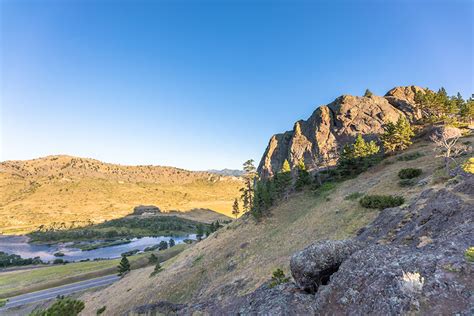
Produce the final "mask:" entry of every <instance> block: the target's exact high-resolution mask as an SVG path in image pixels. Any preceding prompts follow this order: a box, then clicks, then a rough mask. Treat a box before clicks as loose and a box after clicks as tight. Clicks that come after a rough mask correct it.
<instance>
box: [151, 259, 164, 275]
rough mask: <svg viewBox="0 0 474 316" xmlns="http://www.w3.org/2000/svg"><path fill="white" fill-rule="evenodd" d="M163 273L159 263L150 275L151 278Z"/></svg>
mask: <svg viewBox="0 0 474 316" xmlns="http://www.w3.org/2000/svg"><path fill="white" fill-rule="evenodd" d="M161 271H163V268H162V267H161V264H160V263H159V262H157V263H156V265H155V269H154V270H153V272H152V273H151V274H150V276H151V277H152V276H155V275H157V274H158V273H160V272H161Z"/></svg>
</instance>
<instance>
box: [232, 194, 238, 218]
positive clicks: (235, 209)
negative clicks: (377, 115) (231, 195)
mask: <svg viewBox="0 0 474 316" xmlns="http://www.w3.org/2000/svg"><path fill="white" fill-rule="evenodd" d="M239 214H240V207H239V201H238V200H237V199H235V200H234V205H232V215H234V216H235V218H236V219H237V216H239Z"/></svg>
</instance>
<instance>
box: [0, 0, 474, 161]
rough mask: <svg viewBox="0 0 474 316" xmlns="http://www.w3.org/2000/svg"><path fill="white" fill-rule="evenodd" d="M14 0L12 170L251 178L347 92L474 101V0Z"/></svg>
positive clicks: (5, 151)
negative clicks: (48, 166)
mask: <svg viewBox="0 0 474 316" xmlns="http://www.w3.org/2000/svg"><path fill="white" fill-rule="evenodd" d="M388 2H389V1H337V0H336V1H258V0H257V1H224V0H223V1H197V0H195V1H191V0H189V1H186V0H176V1H131V0H130V1H111V0H108V1H106V0H103V1H94V0H87V1H86V0H82V1H80V0H73V1H61V0H56V1H41V0H34V1H25V0H18V1H13V0H0V6H1V22H0V23H1V41H0V54H1V56H0V58H1V64H0V66H1V68H0V75H1V91H0V92H1V99H0V101H1V112H0V115H1V121H0V124H1V129H0V130H1V143H0V153H1V155H0V160H9V159H30V158H35V157H39V156H45V155H50V154H70V155H77V156H83V157H91V158H96V159H100V160H103V161H107V162H115V163H122V164H155V165H156V164H158V165H171V166H177V167H182V168H188V169H193V170H202V169H208V168H224V167H228V168H240V167H241V164H242V162H243V161H245V160H246V159H248V158H253V159H255V160H256V161H257V162H258V160H259V159H260V157H261V155H262V153H263V151H264V149H265V146H266V145H267V142H268V140H269V137H270V136H271V135H272V134H274V133H277V132H282V131H285V130H288V129H291V128H292V125H293V123H294V122H295V121H296V120H298V119H303V118H307V117H308V116H309V115H310V114H311V113H312V111H313V110H314V109H315V108H316V107H317V106H319V105H321V104H326V103H329V102H331V101H332V100H333V99H334V98H336V97H337V96H339V95H340V94H355V95H361V94H363V92H364V90H365V89H366V88H370V89H371V90H372V91H373V92H374V93H375V94H384V93H385V92H386V91H388V90H389V89H390V88H392V87H394V86H397V85H410V84H416V85H420V86H428V87H432V88H436V89H437V88H439V87H440V86H444V87H445V88H446V89H447V91H448V93H451V94H454V93H457V92H458V91H460V92H461V93H462V94H463V95H464V96H470V95H471V93H473V92H474V89H473V73H474V69H473V41H474V40H473V22H472V21H473V19H474V15H473V2H472V1H470V0H466V1H459V0H458V1H456V0H454V1H453V0H446V1H414V0H410V1H408V0H407V1H390V3H388Z"/></svg>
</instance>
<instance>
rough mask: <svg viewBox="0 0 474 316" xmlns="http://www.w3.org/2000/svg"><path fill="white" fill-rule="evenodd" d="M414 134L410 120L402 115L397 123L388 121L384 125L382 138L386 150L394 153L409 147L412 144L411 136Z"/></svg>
mask: <svg viewBox="0 0 474 316" xmlns="http://www.w3.org/2000/svg"><path fill="white" fill-rule="evenodd" d="M414 135H415V133H414V132H413V129H412V128H411V125H410V122H408V120H407V119H406V118H405V117H404V116H402V115H400V117H399V118H398V120H397V122H396V123H392V122H388V123H387V124H386V125H385V126H384V133H383V134H382V135H381V137H380V138H381V140H382V142H383V147H384V149H385V152H386V153H392V152H395V151H399V150H404V149H406V148H408V146H410V145H411V144H412V142H411V138H412V137H413V136H414Z"/></svg>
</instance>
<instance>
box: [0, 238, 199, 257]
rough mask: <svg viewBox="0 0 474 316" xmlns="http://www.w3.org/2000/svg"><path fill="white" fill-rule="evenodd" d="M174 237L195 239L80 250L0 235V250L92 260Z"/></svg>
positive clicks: (148, 240)
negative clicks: (59, 254) (33, 242)
mask: <svg viewBox="0 0 474 316" xmlns="http://www.w3.org/2000/svg"><path fill="white" fill-rule="evenodd" d="M170 239H174V241H175V242H176V244H179V243H183V241H184V240H185V239H196V235H194V234H193V235H188V236H184V237H142V238H133V239H131V242H130V243H127V244H122V245H116V246H110V247H104V248H98V249H94V250H88V251H82V250H80V249H78V248H73V247H72V243H71V242H69V243H58V244H51V245H41V244H30V243H28V237H26V236H8V235H6V236H0V251H3V252H6V253H9V254H16V255H20V256H21V257H22V258H34V257H40V258H41V260H43V261H52V260H54V259H56V258H58V257H55V256H54V254H55V253H56V252H62V253H63V254H64V256H63V257H59V258H61V259H63V260H67V261H80V260H87V259H89V260H94V259H98V258H102V259H113V258H120V254H122V253H124V252H127V251H131V250H139V251H143V250H144V249H145V248H146V247H149V246H153V245H156V244H159V243H160V241H163V240H164V241H169V240H170Z"/></svg>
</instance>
